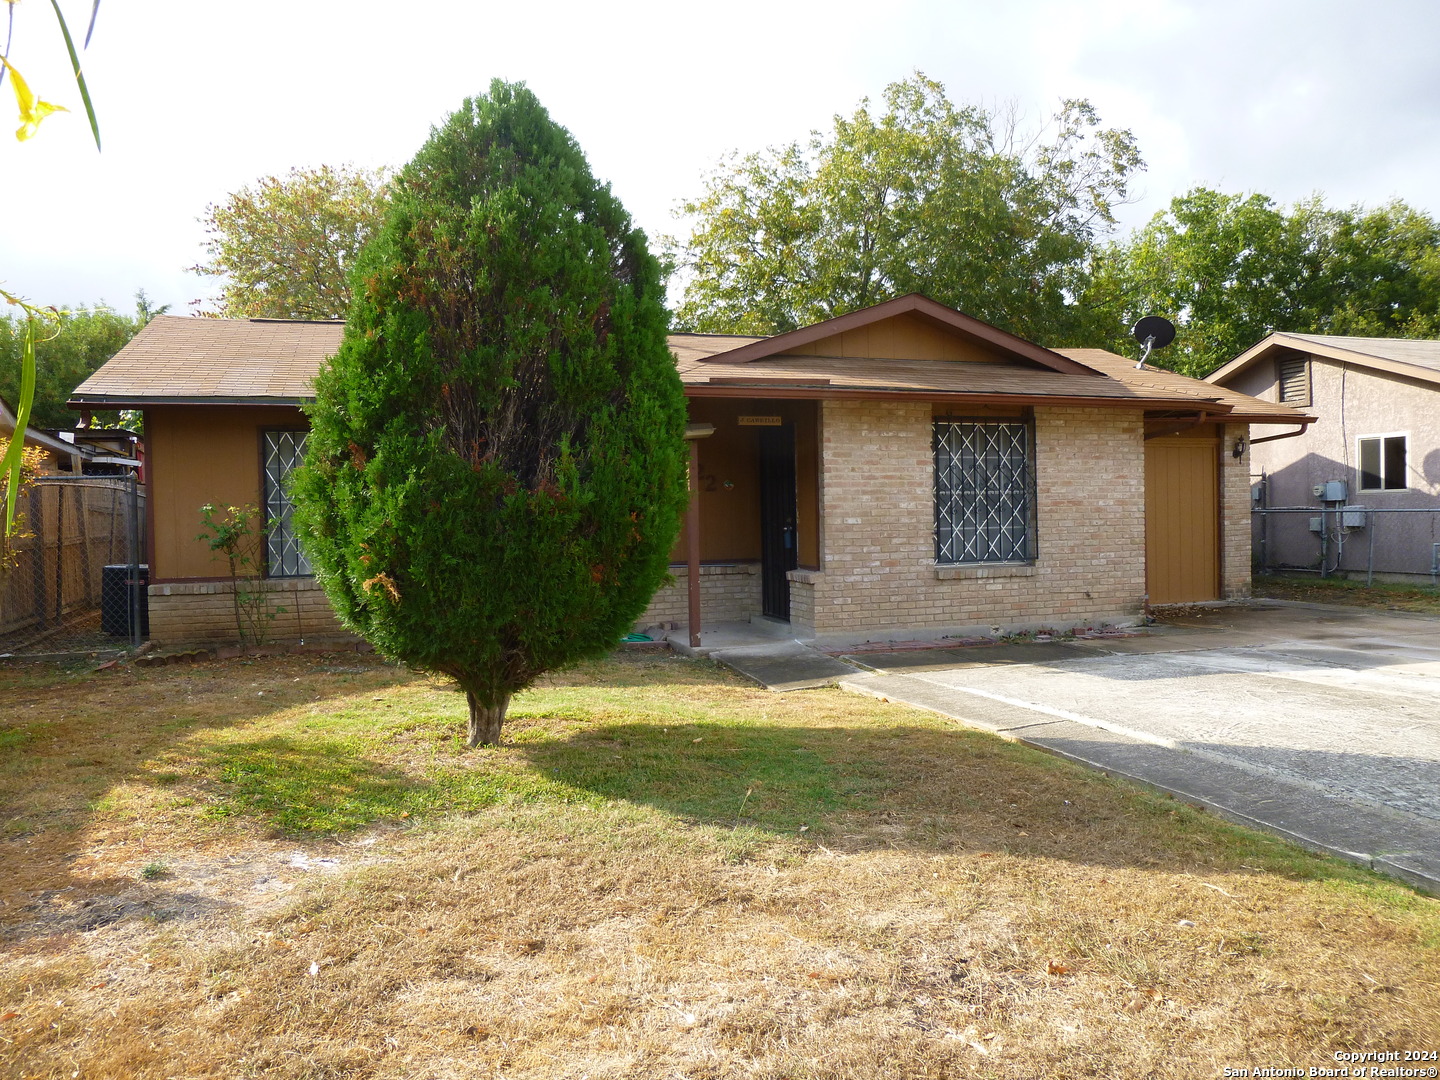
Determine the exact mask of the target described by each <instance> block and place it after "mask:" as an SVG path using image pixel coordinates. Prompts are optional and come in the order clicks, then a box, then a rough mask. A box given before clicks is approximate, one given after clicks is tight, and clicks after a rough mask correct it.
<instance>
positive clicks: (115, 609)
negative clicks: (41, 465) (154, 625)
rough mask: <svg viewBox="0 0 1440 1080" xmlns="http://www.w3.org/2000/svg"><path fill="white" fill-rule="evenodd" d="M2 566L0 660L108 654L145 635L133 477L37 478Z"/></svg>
mask: <svg viewBox="0 0 1440 1080" xmlns="http://www.w3.org/2000/svg"><path fill="white" fill-rule="evenodd" d="M18 502H19V505H18V507H17V509H18V511H19V514H20V516H21V518H22V519H23V520H22V521H21V524H20V530H19V532H20V534H19V535H18V536H16V537H13V538H11V540H10V542H9V544H10V551H9V553H8V557H7V558H5V559H4V560H3V562H0V656H6V655H11V656H27V655H28V656H35V655H53V654H63V653H97V652H112V651H119V650H125V649H129V648H134V647H135V646H138V645H139V644H140V643H141V642H143V641H144V640H145V638H146V636H147V635H148V633H149V626H148V625H147V623H148V621H149V620H148V603H147V600H148V598H147V596H146V591H145V590H146V584H147V582H148V580H149V567H147V566H146V565H145V564H144V561H143V560H144V558H145V555H144V552H145V489H144V486H143V485H142V484H140V483H139V482H138V481H137V480H136V479H135V478H134V477H131V476H75V477H62V476H41V477H37V478H36V479H35V481H34V482H33V484H32V485H31V486H30V488H29V490H28V491H27V492H25V494H23V495H22V496H21V497H20V499H19V500H18Z"/></svg>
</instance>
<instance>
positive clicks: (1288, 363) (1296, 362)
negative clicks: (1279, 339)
mask: <svg viewBox="0 0 1440 1080" xmlns="http://www.w3.org/2000/svg"><path fill="white" fill-rule="evenodd" d="M1278 378H1279V380H1280V400H1281V401H1282V402H1284V403H1285V404H1286V405H1309V404H1310V361H1308V360H1306V359H1305V358H1304V357H1299V358H1296V359H1293V360H1281V361H1280V364H1279V373H1278Z"/></svg>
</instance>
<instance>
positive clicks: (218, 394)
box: [70, 315, 345, 408]
mask: <svg viewBox="0 0 1440 1080" xmlns="http://www.w3.org/2000/svg"><path fill="white" fill-rule="evenodd" d="M344 332H345V324H344V323H342V322H285V321H281V320H276V319H187V318H183V317H180V316H175V315H157V316H156V317H155V318H154V319H152V320H151V322H150V325H148V326H146V327H145V328H144V329H143V330H141V331H140V333H138V334H136V335H135V337H134V338H132V339H131V341H130V342H129V344H127V345H126V346H125V347H124V348H123V349H121V350H120V351H119V352H118V353H116V354H115V355H114V357H112V358H111V359H110V361H109V362H108V363H106V364H105V365H104V366H103V367H102V368H100V370H99V371H97V372H95V374H93V375H91V376H90V378H88V379H86V380H85V381H84V382H83V383H81V384H80V385H79V386H78V387H76V389H75V392H74V393H73V394H72V395H71V396H70V400H71V402H73V403H75V404H77V405H78V404H84V405H90V406H103V407H109V408H115V407H117V406H121V405H148V404H159V403H168V404H180V403H184V402H197V403H198V402H208V403H214V404H223V403H226V402H234V403H246V404H249V403H256V404H272V403H274V404H279V403H285V402H301V401H305V400H307V399H309V398H310V397H312V396H313V391H312V390H311V385H310V384H311V382H312V381H313V380H314V378H315V373H316V372H317V371H319V370H320V364H321V362H322V361H324V360H325V359H326V358H328V357H330V356H333V355H335V351H336V350H337V349H338V348H339V347H340V338H341V336H342V335H343V334H344Z"/></svg>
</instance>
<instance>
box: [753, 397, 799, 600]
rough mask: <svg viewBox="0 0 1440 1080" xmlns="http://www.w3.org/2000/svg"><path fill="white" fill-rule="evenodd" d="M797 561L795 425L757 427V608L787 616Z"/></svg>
mask: <svg viewBox="0 0 1440 1080" xmlns="http://www.w3.org/2000/svg"><path fill="white" fill-rule="evenodd" d="M796 564H797V549H796V536H795V428H794V427H793V426H792V425H790V424H784V425H782V426H780V427H767V428H761V429H760V592H761V610H762V611H763V612H764V613H765V614H766V615H769V616H770V617H771V618H775V619H785V620H787V621H788V620H789V618H790V579H789V578H787V577H786V576H785V575H786V573H787V572H788V571H790V570H794V569H795V566H796Z"/></svg>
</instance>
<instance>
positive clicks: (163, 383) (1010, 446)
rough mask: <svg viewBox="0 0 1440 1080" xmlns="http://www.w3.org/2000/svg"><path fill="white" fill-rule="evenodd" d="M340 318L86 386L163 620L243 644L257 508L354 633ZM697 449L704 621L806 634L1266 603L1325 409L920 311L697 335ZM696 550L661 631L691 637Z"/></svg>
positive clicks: (321, 612)
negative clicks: (337, 427)
mask: <svg viewBox="0 0 1440 1080" xmlns="http://www.w3.org/2000/svg"><path fill="white" fill-rule="evenodd" d="M341 333H342V327H341V324H339V323H298V322H281V321H273V320H211V319H184V318H172V317H166V316H161V317H159V318H157V319H155V320H154V321H153V322H151V323H150V325H149V326H148V327H146V328H145V330H143V331H142V332H141V333H140V334H139V335H137V336H136V338H135V339H134V340H133V341H131V342H130V343H129V344H128V345H126V347H125V348H124V349H122V350H121V351H120V352H119V353H118V354H117V355H116V356H115V358H114V359H113V360H111V361H110V362H109V363H108V364H106V365H105V366H104V367H103V368H101V369H100V370H99V371H98V372H96V374H95V375H93V376H92V377H91V378H90V379H88V380H87V381H86V382H85V383H84V384H83V385H82V386H80V387H79V389H77V390H76V392H75V395H74V397H73V399H72V402H71V403H72V405H74V406H75V407H77V408H85V407H89V408H96V409H98V408H119V407H125V408H138V409H143V410H144V413H145V430H146V437H147V441H148V443H149V461H148V466H149V468H150V472H151V498H150V504H149V505H150V507H151V512H152V528H151V529H150V533H149V535H150V537H151V571H150V572H151V582H152V585H151V586H150V625H151V627H152V634H153V635H154V636H155V637H156V638H157V639H160V640H162V641H167V642H168V641H174V642H178V641H188V640H197V639H205V638H219V637H223V636H225V635H226V634H227V633H229V627H230V621H229V620H230V614H229V608H228V598H227V597H226V596H225V595H224V594H225V589H226V586H225V583H224V582H223V581H220V580H217V579H218V578H219V576H220V568H219V565H218V564H217V563H215V562H213V561H212V560H211V557H210V552H209V551H208V550H207V549H206V547H205V545H204V544H203V543H200V542H197V541H196V539H195V535H196V532H197V530H198V524H199V507H200V505H201V504H202V503H205V502H226V503H235V504H243V503H256V504H259V505H262V506H264V507H265V508H266V513H267V516H268V519H269V521H270V522H271V534H270V538H269V552H268V573H269V575H270V577H271V583H272V586H273V587H274V588H277V589H280V590H283V591H285V592H286V593H287V597H288V600H289V602H288V603H287V604H286V606H287V608H289V610H288V611H287V613H286V615H284V616H282V617H281V619H280V620H279V622H277V623H276V625H275V631H276V633H277V634H280V635H290V636H294V635H296V634H299V633H302V632H303V633H305V634H309V635H314V634H319V633H325V632H333V631H334V630H335V629H336V627H335V625H334V622H333V617H332V616H331V615H330V614H329V610H328V607H327V606H326V605H325V602H324V600H323V596H322V594H321V593H320V592H319V591H318V590H317V589H316V588H315V585H314V582H313V579H311V578H310V577H309V566H308V564H307V563H306V561H305V556H304V553H303V551H302V549H301V547H300V545H299V544H298V542H297V537H295V535H294V532H293V529H292V527H291V524H290V509H289V503H288V500H287V498H286V496H285V491H284V481H285V477H286V475H287V474H288V472H289V470H290V469H291V468H292V467H293V466H294V464H295V462H296V461H297V460H298V458H299V455H300V454H301V452H302V447H303V442H304V432H305V427H306V422H305V417H304V415H303V413H302V412H301V411H300V409H299V406H300V404H301V403H303V402H304V401H305V400H307V399H308V398H309V396H310V394H311V389H310V388H311V380H312V378H313V376H314V374H315V372H316V370H317V368H318V367H319V365H320V363H321V362H322V361H323V360H324V359H325V358H326V357H327V356H329V355H331V354H332V353H333V352H334V351H335V349H336V347H337V346H338V344H339V342H340V338H341ZM670 343H671V348H672V350H673V351H674V353H675V356H676V361H677V365H678V368H679V372H680V376H681V379H682V381H683V383H684V385H685V392H686V395H687V397H688V399H689V405H690V422H691V429H692V434H695V435H699V434H707V433H708V434H707V437H705V438H702V439H699V440H698V443H697V444H696V450H697V452H698V454H697V456H698V468H697V469H696V470H695V475H694V477H693V482H694V487H695V488H697V489H698V496H697V504H696V505H697V506H698V514H699V522H700V527H699V529H698V537H699V556H700V558H699V563H698V565H697V566H696V567H695V570H696V577H698V578H699V583H700V586H701V596H702V604H701V611H702V615H703V618H704V620H705V621H706V622H707V623H713V622H715V621H717V620H733V619H745V618H752V617H764V616H768V617H770V618H774V619H781V620H788V621H789V622H790V623H791V624H792V625H793V627H794V630H795V633H796V636H799V637H814V636H821V635H828V634H835V635H850V636H855V635H864V634H867V633H871V632H874V633H876V634H880V633H883V632H885V631H889V630H899V629H903V630H906V631H909V632H919V633H931V634H935V635H939V634H942V633H947V632H957V631H964V630H967V629H968V630H972V631H973V630H974V629H975V628H982V629H988V628H990V627H992V626H999V627H1002V628H1007V629H1011V628H1021V627H1027V626H1037V625H1046V624H1049V625H1055V626H1074V625H1085V624H1093V623H1097V622H1101V621H1124V620H1129V619H1134V618H1135V617H1137V616H1138V615H1139V614H1140V612H1141V611H1142V609H1143V605H1144V604H1145V602H1146V598H1147V595H1148V598H1149V600H1150V601H1151V602H1152V603H1168V602H1178V601H1192V600H1209V599H1216V598H1224V597H1239V596H1244V595H1246V594H1247V593H1248V590H1249V581H1250V529H1249V510H1250V470H1249V458H1248V448H1249V429H1250V425H1251V424H1295V423H1297V422H1298V421H1300V420H1301V419H1303V414H1301V413H1300V412H1298V411H1297V410H1295V409H1293V408H1291V407H1290V406H1288V405H1284V404H1279V403H1267V402H1264V401H1260V400H1257V399H1255V398H1251V397H1247V396H1245V395H1242V394H1237V393H1235V392H1233V391H1229V390H1226V389H1224V388H1221V387H1216V386H1208V385H1206V384H1205V383H1202V382H1198V381H1196V380H1192V379H1187V378H1184V377H1182V376H1179V375H1175V374H1173V373H1170V372H1166V371H1160V370H1156V369H1153V368H1146V369H1144V370H1136V368H1135V364H1134V362H1133V361H1130V360H1126V359H1124V358H1122V357H1119V356H1116V355H1114V354H1112V353H1107V352H1104V351H1101V350H1092V349H1080V350H1060V351H1055V350H1050V349H1045V348H1042V347H1041V346H1039V345H1036V344H1034V343H1032V342H1028V341H1024V340H1022V339H1020V338H1017V337H1015V336H1013V335H1011V334H1007V333H1005V332H1003V331H1001V330H998V329H996V328H995V327H992V326H989V325H987V324H986V323H983V322H980V321H979V320H977V319H973V318H970V317H969V316H966V315H963V314H961V313H960V312H957V311H954V310H952V309H950V308H947V307H944V306H943V305H940V304H937V303H935V302H933V301H931V300H928V299H926V298H924V297H921V296H906V297H901V298H899V299H897V300H892V301H889V302H887V303H884V304H880V305H877V306H876V307H873V308H867V309H865V310H863V311H859V312H855V313H852V314H850V315H845V316H842V317H840V318H837V319H832V320H829V321H828V322H825V323H821V324H818V325H816V326H811V327H807V328H804V329H801V330H796V331H794V332H791V333H788V334H780V335H778V336H775V337H770V338H755V337H735V336H726V335H714V334H675V335H672V336H671V339H670ZM688 539H689V538H688V536H682V537H681V540H680V543H679V545H677V548H676V555H675V563H676V567H675V574H676V577H677V578H679V579H681V580H680V581H677V583H676V584H675V585H672V586H669V587H667V588H665V589H662V590H661V592H660V594H659V595H657V597H656V598H655V601H654V602H653V603H652V605H651V607H650V610H649V612H647V615H646V618H645V620H642V625H643V623H644V622H645V621H649V622H659V621H672V620H673V621H677V622H681V621H684V619H685V612H686V605H685V596H686V587H685V580H684V579H686V578H687V576H688V569H687V566H686V565H682V564H684V563H685V562H686V552H687V551H688V550H689V548H688Z"/></svg>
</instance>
